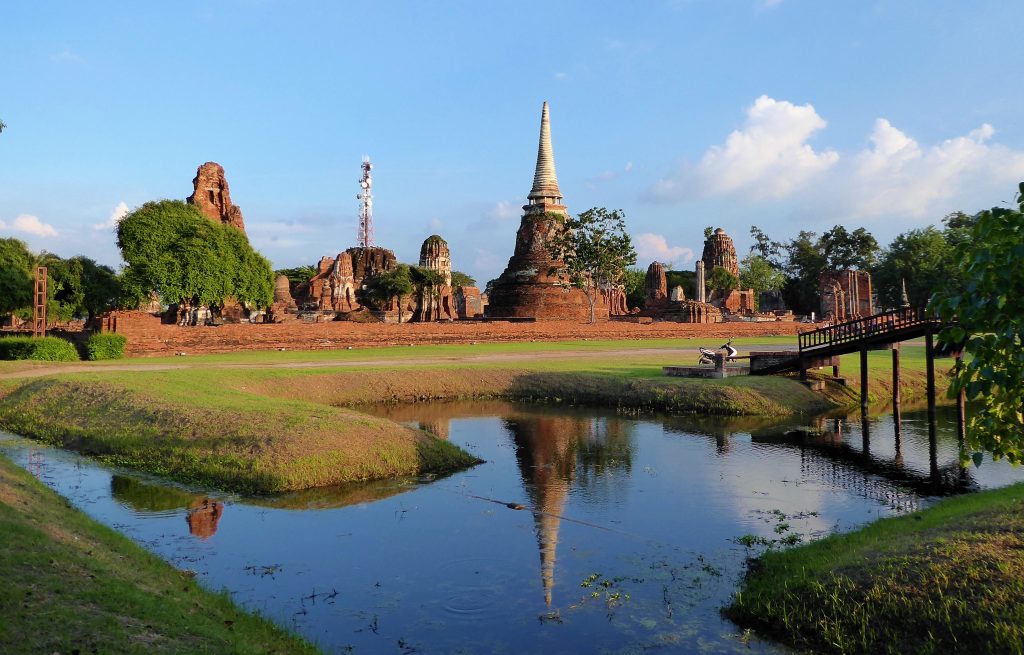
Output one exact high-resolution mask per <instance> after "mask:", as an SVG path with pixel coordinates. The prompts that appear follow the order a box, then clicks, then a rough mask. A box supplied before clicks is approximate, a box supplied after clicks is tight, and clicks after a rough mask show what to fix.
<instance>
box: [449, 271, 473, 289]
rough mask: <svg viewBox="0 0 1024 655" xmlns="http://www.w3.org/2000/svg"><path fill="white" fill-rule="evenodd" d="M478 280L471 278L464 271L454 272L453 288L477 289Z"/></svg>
mask: <svg viewBox="0 0 1024 655" xmlns="http://www.w3.org/2000/svg"><path fill="white" fill-rule="evenodd" d="M475 286H476V280H474V279H473V278H472V277H470V276H469V275H468V274H466V273H463V272H462V271H452V288H453V289H455V288H457V287H475Z"/></svg>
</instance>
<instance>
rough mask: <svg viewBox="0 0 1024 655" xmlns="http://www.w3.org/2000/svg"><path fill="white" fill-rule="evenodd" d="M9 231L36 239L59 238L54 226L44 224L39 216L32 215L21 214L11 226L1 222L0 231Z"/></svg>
mask: <svg viewBox="0 0 1024 655" xmlns="http://www.w3.org/2000/svg"><path fill="white" fill-rule="evenodd" d="M7 229H9V230H13V231H15V232H24V233H25V234H31V235H32V236H36V237H55V236H57V230H56V229H55V228H54V227H53V226H52V225H50V224H49V223H44V222H42V221H41V220H39V217H38V216H33V215H31V214H21V215H20V216H18V217H16V218H15V219H14V220H13V221H11V222H10V223H9V224H8V223H5V222H4V221H0V230H7Z"/></svg>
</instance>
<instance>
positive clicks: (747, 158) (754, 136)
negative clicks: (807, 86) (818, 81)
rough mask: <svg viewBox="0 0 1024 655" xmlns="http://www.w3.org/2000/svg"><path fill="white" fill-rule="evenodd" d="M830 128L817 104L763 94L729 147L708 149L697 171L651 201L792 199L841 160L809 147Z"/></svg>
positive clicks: (675, 179)
mask: <svg viewBox="0 0 1024 655" xmlns="http://www.w3.org/2000/svg"><path fill="white" fill-rule="evenodd" d="M825 126H826V122H825V120H824V119H823V118H822V117H821V116H819V115H818V112H816V111H815V109H814V107H813V106H812V105H810V104H807V105H794V104H793V103H791V102H788V101H786V100H775V99H773V98H769V97H768V96H766V95H763V96H761V97H760V98H758V99H757V100H755V101H754V104H753V105H751V106H750V107H749V108H748V109H747V119H746V121H745V123H744V125H743V127H742V128H741V129H738V130H734V131H733V132H732V133H731V134H729V136H728V137H727V138H726V140H725V143H724V144H721V145H715V146H711V147H710V148H708V150H707V151H706V152H705V153H704V155H703V156H702V157H701V159H700V161H699V162H698V163H697V164H696V166H692V165H687V166H684V167H682V169H681V170H680V171H678V172H677V173H676V174H675V175H672V176H669V177H666V178H663V179H661V180H659V181H658V182H657V184H655V186H654V187H653V188H652V189H650V191H649V192H648V196H649V197H650V198H652V199H654V200H662V201H672V200H680V199H684V198H690V197H696V196H707V195H725V194H732V193H740V192H742V193H743V194H744V195H746V196H753V197H756V198H781V197H784V196H787V195H789V194H791V193H792V192H794V191H795V190H797V189H799V188H801V187H803V186H804V185H805V184H806V183H807V182H809V181H810V180H811V179H812V178H814V177H815V176H817V175H819V174H821V173H823V172H824V171H826V170H828V169H829V168H831V167H832V166H833V165H835V163H836V162H837V161H839V154H838V153H837V152H835V151H833V150H825V151H822V152H817V151H815V150H814V148H812V147H811V146H810V145H808V143H807V141H808V139H810V137H811V136H812V135H813V134H814V133H815V132H818V131H819V130H822V129H824V127H825Z"/></svg>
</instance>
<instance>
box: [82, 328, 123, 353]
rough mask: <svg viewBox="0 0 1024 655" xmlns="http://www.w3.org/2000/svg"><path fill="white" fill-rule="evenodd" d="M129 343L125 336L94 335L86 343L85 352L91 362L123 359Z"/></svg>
mask: <svg viewBox="0 0 1024 655" xmlns="http://www.w3.org/2000/svg"><path fill="white" fill-rule="evenodd" d="M127 342H128V340H127V339H126V338H125V337H124V335H123V334H110V333H109V332H108V333H102V334H94V335H92V336H91V337H89V340H88V341H86V342H85V352H86V354H87V357H88V359H91V360H98V359H121V358H122V357H124V346H125V343H127Z"/></svg>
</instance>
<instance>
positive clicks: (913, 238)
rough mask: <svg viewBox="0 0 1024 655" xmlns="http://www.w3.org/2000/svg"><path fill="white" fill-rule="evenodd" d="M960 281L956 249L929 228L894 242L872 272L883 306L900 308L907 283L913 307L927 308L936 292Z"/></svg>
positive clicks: (933, 228) (936, 231)
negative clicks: (903, 290) (903, 289)
mask: <svg viewBox="0 0 1024 655" xmlns="http://www.w3.org/2000/svg"><path fill="white" fill-rule="evenodd" d="M959 279H960V270H959V267H958V266H957V261H956V258H955V254H954V249H953V246H952V245H951V244H950V243H949V241H947V240H946V235H945V234H944V233H943V232H942V231H941V230H938V229H936V228H935V227H934V226H932V225H929V226H928V227H926V228H921V229H914V230H909V231H907V232H904V233H903V234H900V235H898V236H897V237H896V238H895V239H893V241H892V243H890V244H889V247H888V248H886V249H885V252H884V253H882V257H881V259H880V260H879V262H878V265H877V266H875V268H874V270H873V271H872V287H873V288H874V289H875V291H876V293H878V299H879V301H880V302H881V303H882V305H883V306H886V307H898V306H899V305H900V302H901V295H902V288H903V283H904V281H905V282H906V285H907V296H908V297H909V299H910V304H911V306H913V307H924V306H925V305H927V304H928V299H929V298H931V296H932V294H933V293H934V292H935V291H938V290H939V288H940V287H944V286H945V285H946V284H947V283H954V284H955V281H956V280H959Z"/></svg>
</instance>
